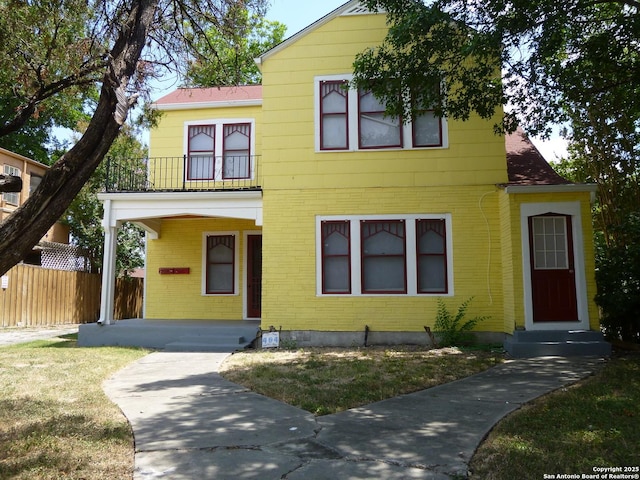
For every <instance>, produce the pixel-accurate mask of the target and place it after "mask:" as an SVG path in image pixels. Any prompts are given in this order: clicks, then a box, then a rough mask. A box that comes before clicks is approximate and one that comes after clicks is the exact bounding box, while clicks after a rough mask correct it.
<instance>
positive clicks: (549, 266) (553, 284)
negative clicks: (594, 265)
mask: <svg viewBox="0 0 640 480" xmlns="http://www.w3.org/2000/svg"><path fill="white" fill-rule="evenodd" d="M529 245H530V252H531V289H532V297H533V321H534V322H572V321H573V322H575V321H578V306H577V301H576V275H575V268H574V258H573V238H572V233H571V216H569V215H559V214H554V213H548V214H545V215H538V216H534V217H529Z"/></svg>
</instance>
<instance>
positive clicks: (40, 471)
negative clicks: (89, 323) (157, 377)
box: [0, 336, 146, 480]
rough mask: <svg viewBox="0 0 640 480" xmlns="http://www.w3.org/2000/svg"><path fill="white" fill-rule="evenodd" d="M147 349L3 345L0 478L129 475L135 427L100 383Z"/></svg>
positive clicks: (70, 341) (55, 342)
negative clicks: (131, 425) (107, 395)
mask: <svg viewBox="0 0 640 480" xmlns="http://www.w3.org/2000/svg"><path fill="white" fill-rule="evenodd" d="M145 353H146V352H145V351H144V350H139V349H126V348H91V349H88V348H78V347H76V342H75V339H74V336H69V338H66V339H60V338H58V339H52V340H43V341H37V342H31V343H27V344H21V345H16V346H9V347H1V348H0V478H12V479H29V480H34V479H36V480H40V479H63V478H64V479H91V480H96V479H111V480H116V479H118V480H120V479H125V478H131V477H132V473H133V437H132V433H131V429H130V428H129V424H128V423H127V420H126V418H125V417H124V416H123V415H122V413H121V412H120V410H119V409H118V407H117V406H116V405H114V404H113V403H111V402H110V401H109V399H108V398H107V397H106V395H105V394H104V393H103V391H102V381H103V380H104V379H106V378H107V377H109V376H110V375H111V374H112V373H113V372H115V371H116V370H118V369H120V368H122V367H123V366H125V365H126V364H128V363H130V362H132V361H134V360H136V359H138V358H140V357H141V356H143V355H144V354H145Z"/></svg>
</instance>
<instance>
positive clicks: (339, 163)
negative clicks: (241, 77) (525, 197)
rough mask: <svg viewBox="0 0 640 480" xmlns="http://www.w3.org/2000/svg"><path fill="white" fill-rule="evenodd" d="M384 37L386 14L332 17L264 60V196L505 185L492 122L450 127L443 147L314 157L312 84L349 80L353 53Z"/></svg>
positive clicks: (501, 145) (499, 146)
mask: <svg viewBox="0 0 640 480" xmlns="http://www.w3.org/2000/svg"><path fill="white" fill-rule="evenodd" d="M386 31H387V27H386V24H385V17H384V15H352V16H344V17H338V18H335V19H334V20H332V21H330V22H328V23H326V24H324V25H322V26H321V27H319V28H317V29H316V30H314V31H312V32H311V33H309V34H307V35H305V36H302V37H301V38H300V39H299V40H297V41H296V42H294V43H292V44H290V45H288V46H287V47H286V48H284V49H282V50H280V51H278V52H276V53H274V54H272V55H270V56H268V57H267V58H266V59H265V60H264V62H263V64H262V72H263V114H264V130H263V132H264V134H263V140H262V141H263V148H264V168H263V171H264V186H265V189H266V190H275V189H284V190H297V189H303V188H360V187H363V188H364V187H418V186H431V185H486V184H496V183H501V182H506V180H507V174H506V158H505V147H504V139H503V138H502V137H499V136H496V135H494V134H493V124H494V123H495V122H494V120H495V119H494V120H488V121H484V120H481V119H479V118H477V117H474V118H471V119H470V120H469V121H467V122H453V121H450V122H448V129H447V130H448V136H449V143H448V144H449V146H448V147H447V148H434V149H422V150H411V151H408V150H386V151H385V150H375V151H371V150H369V151H354V152H316V151H315V129H314V123H315V116H314V115H315V114H314V112H315V105H314V102H315V100H314V94H315V89H316V86H315V84H314V78H315V77H316V76H322V75H334V74H351V73H352V70H353V67H352V65H353V61H354V58H355V56H356V54H357V53H359V52H362V51H363V50H364V49H366V48H368V47H372V46H376V45H378V44H380V42H381V41H382V39H383V38H384V36H385V34H386ZM352 113H353V112H352ZM498 115H500V112H498ZM496 118H498V117H496Z"/></svg>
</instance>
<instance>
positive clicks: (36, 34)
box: [0, 0, 106, 163]
mask: <svg viewBox="0 0 640 480" xmlns="http://www.w3.org/2000/svg"><path fill="white" fill-rule="evenodd" d="M93 13H94V12H93V11H92V10H91V9H90V8H88V7H87V2H86V1H84V0H56V1H52V0H35V1H32V2H18V1H10V0H5V1H0V66H1V67H2V68H0V100H1V101H0V146H2V147H3V148H6V149H9V150H12V151H15V152H17V153H20V154H22V155H25V156H27V157H30V158H33V159H35V160H38V161H40V162H42V163H49V160H48V157H49V151H48V148H47V145H48V144H50V143H54V141H55V136H54V128H55V127H65V128H71V129H74V128H75V127H76V124H77V122H78V121H79V120H81V119H82V118H84V117H85V114H84V108H83V107H84V105H85V102H86V101H87V100H88V99H90V98H91V97H92V96H93V95H94V93H95V87H94V84H93V82H95V81H97V80H98V79H99V78H100V75H99V73H100V70H99V69H100V66H101V65H103V64H104V59H103V58H102V57H103V56H104V53H105V51H106V50H105V49H106V45H105V43H103V42H101V41H98V40H97V39H95V40H96V41H93V42H89V41H87V29H88V26H89V24H90V22H91V19H92V18H94V14H93Z"/></svg>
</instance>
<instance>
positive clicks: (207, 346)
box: [164, 342, 246, 353]
mask: <svg viewBox="0 0 640 480" xmlns="http://www.w3.org/2000/svg"><path fill="white" fill-rule="evenodd" d="M245 346H246V345H244V344H237V343H231V344H224V343H215V344H212V343H195V342H172V343H168V344H166V345H165V347H164V351H165V352H216V353H219V352H235V351H237V350H242V349H243V348H244V347H245Z"/></svg>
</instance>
